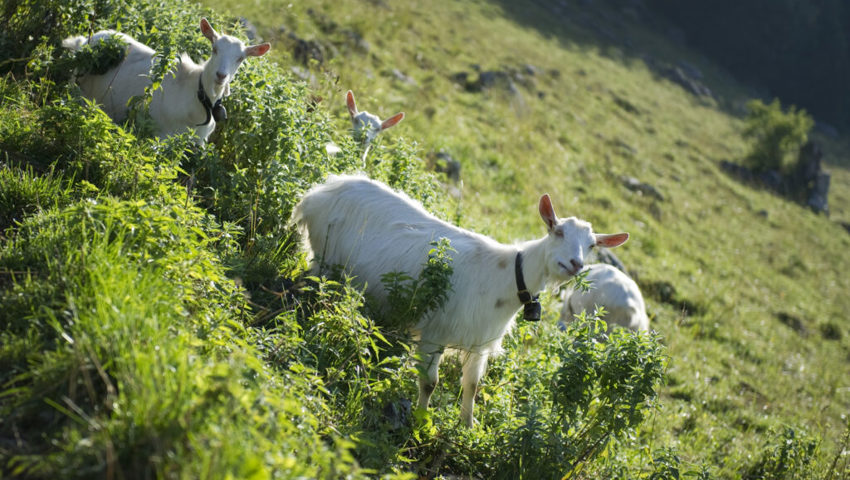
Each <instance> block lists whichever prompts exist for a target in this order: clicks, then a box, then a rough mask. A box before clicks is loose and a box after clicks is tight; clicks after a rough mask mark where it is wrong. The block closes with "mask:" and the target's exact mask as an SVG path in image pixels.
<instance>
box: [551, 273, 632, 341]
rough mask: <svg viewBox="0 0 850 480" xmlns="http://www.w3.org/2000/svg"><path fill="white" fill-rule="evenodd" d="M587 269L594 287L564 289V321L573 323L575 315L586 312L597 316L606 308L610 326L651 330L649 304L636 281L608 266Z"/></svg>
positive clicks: (562, 316) (562, 314)
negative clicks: (584, 289)
mask: <svg viewBox="0 0 850 480" xmlns="http://www.w3.org/2000/svg"><path fill="white" fill-rule="evenodd" d="M587 270H588V273H587V277H586V279H587V280H588V281H589V282H592V284H593V285H592V286H591V288H590V290H588V291H586V292H582V291H580V290H575V289H572V288H566V289H564V295H563V299H564V306H563V308H562V309H561V321H562V322H565V323H566V322H571V321H573V320H574V315H577V314H580V313H581V312H583V311H585V312H587V313H593V312H594V311H595V310H596V307H604V308H605V312H606V313H605V316H604V317H603V318H604V320H605V321H606V322H608V325H609V327H610V326H613V325H619V326H621V327H625V328H628V329H631V330H634V331H642V332H645V331H647V330H649V317H647V315H646V305H645V304H644V301H643V295H641V293H640V288H638V286H637V284H636V283H635V281H634V280H632V279H631V278H629V276H628V275H626V274H625V273H623V272H621V271H620V270H618V269H617V268H615V267H612V266H611V265H608V264H605V263H597V264H593V265H590V266H588V267H587Z"/></svg>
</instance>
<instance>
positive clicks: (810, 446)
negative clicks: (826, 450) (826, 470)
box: [743, 426, 818, 480]
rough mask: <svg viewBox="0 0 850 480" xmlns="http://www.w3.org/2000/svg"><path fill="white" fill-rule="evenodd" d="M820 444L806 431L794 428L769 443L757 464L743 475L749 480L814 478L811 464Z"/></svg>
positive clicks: (784, 429)
mask: <svg viewBox="0 0 850 480" xmlns="http://www.w3.org/2000/svg"><path fill="white" fill-rule="evenodd" d="M817 446H818V441H817V440H816V439H815V438H814V437H811V436H809V435H808V433H807V432H806V431H805V430H801V429H795V428H793V427H790V426H786V427H785V428H783V430H782V432H781V433H779V434H778V435H775V436H774V437H773V438H771V439H769V440H768V441H767V443H766V444H765V446H764V448H763V449H762V451H761V454H760V455H759V458H758V459H757V460H756V462H755V464H753V465H752V466H750V467H749V469H747V470H746V472H745V473H744V474H743V478H744V479H746V480H761V479H770V480H774V479H777V480H778V479H802V478H811V472H810V470H809V464H810V463H811V462H812V459H813V457H814V454H815V450H816V449H817Z"/></svg>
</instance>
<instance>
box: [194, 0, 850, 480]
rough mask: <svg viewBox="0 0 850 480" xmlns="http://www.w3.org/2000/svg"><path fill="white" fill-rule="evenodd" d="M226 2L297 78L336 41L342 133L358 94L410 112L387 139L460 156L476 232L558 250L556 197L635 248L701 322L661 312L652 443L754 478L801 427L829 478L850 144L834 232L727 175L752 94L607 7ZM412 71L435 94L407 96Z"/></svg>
mask: <svg viewBox="0 0 850 480" xmlns="http://www.w3.org/2000/svg"><path fill="white" fill-rule="evenodd" d="M209 4H210V5H211V6H212V5H213V3H212V2H210V3H209ZM215 5H216V6H222V5H223V6H226V7H227V8H229V9H230V11H231V12H233V14H239V15H242V16H245V17H247V18H248V19H250V20H251V21H252V22H253V23H255V24H256V25H257V26H258V28H259V31H260V35H261V36H263V37H264V39H265V40H268V41H271V42H272V43H273V44H274V50H273V58H274V59H276V60H277V61H278V62H280V63H281V64H282V65H284V66H287V65H291V64H293V63H294V60H293V58H292V56H291V54H290V51H291V50H290V43H289V41H288V39H287V38H286V34H280V33H278V28H279V27H280V26H285V27H286V29H287V33H288V32H290V31H294V32H295V33H296V34H297V35H298V36H300V37H303V38H307V39H313V38H316V39H319V40H321V41H323V42H327V43H332V44H335V45H336V46H337V49H338V51H339V54H338V55H337V56H336V57H334V58H333V59H331V60H329V61H328V62H327V63H326V65H325V66H324V67H323V68H316V69H315V70H314V71H315V73H316V76H317V78H318V84H317V85H316V87H315V89H316V91H317V92H318V95H320V96H322V97H323V98H324V100H323V102H322V104H321V106H322V107H323V108H325V109H327V111H328V112H329V113H330V114H332V115H334V116H335V117H336V118H337V120H336V122H337V128H338V130H339V131H344V130H346V129H347V118H346V114H345V110H344V100H343V94H344V92H345V90H347V89H349V88H351V89H353V90H354V92H355V93H356V94H357V98H358V103H359V104H360V105H361V107H362V108H366V109H369V110H371V111H373V112H375V113H378V114H379V115H382V116H387V115H389V114H391V113H393V112H395V111H398V110H403V111H405V112H406V113H407V117H406V118H405V120H404V122H403V123H402V124H400V126H398V127H395V128H394V129H393V130H390V131H388V132H386V133H385V134H384V135H385V136H387V137H403V138H412V139H415V140H416V141H417V142H418V144H419V146H420V151H421V154H420V155H421V156H422V157H425V156H426V154H427V152H429V151H432V150H439V149H445V150H446V151H448V152H450V153H451V154H452V155H453V156H455V158H458V159H460V161H461V162H462V164H463V172H462V178H463V185H462V192H463V198H462V201H461V204H462V218H461V223H462V224H463V225H464V226H467V227H469V228H473V229H475V230H478V231H481V232H483V233H487V234H489V235H492V236H494V237H496V238H497V239H499V240H502V241H512V240H515V239H524V238H529V237H532V236H536V235H539V234H540V233H541V231H542V229H541V227H540V224H539V223H538V222H539V220H538V218H537V216H536V214H535V211H534V204H535V201H536V199H537V197H538V196H539V195H540V194H541V193H543V192H548V193H550V194H551V195H552V197H553V199H554V202H555V206H556V209H557V210H558V211H559V212H560V213H561V214H562V215H568V214H577V215H580V216H581V217H584V218H586V219H588V220H590V221H592V222H593V223H594V226H596V228H597V229H598V230H602V231H614V230H626V231H629V232H630V233H631V234H632V240H631V241H630V242H629V243H628V244H627V245H626V246H625V247H623V248H621V249H619V250H618V252H617V253H618V255H620V257H621V258H622V259H623V260H624V261H625V263H626V264H627V266H628V267H629V268H630V269H631V270H632V271H633V272H635V273H636V274H637V275H638V276H639V278H640V283H641V284H642V285H648V284H650V283H652V282H659V281H663V282H670V283H671V284H672V285H673V286H674V287H675V289H676V291H677V292H678V294H679V296H680V297H682V298H684V299H687V300H688V301H690V302H693V303H694V304H696V305H699V306H700V307H701V312H700V313H698V314H696V315H688V316H685V315H683V314H682V313H681V312H680V311H678V309H677V308H676V307H675V306H671V305H667V304H664V303H660V302H659V301H658V300H657V299H654V298H650V299H649V308H650V311H651V313H652V314H653V315H654V318H653V328H655V329H657V330H658V331H659V332H661V334H662V335H663V336H664V338H665V342H666V343H667V345H668V348H669V350H668V355H669V356H670V359H671V360H670V367H669V372H668V373H669V376H670V384H669V385H668V386H667V387H665V388H663V389H662V395H663V398H664V402H663V404H664V405H663V407H662V408H661V410H660V411H659V413H658V415H657V417H656V418H655V419H654V420H653V422H652V423H651V425H652V428H651V429H650V430H649V431H645V432H644V435H647V436H650V437H653V438H655V439H656V440H655V442H656V443H660V444H666V445H676V446H677V447H678V448H679V449H680V452H681V455H682V457H683V458H685V459H687V460H689V461H693V462H698V461H699V460H700V459H710V464H711V465H712V467H713V471H714V472H715V473H716V474H718V475H720V476H723V477H735V476H736V475H740V474H741V471H742V469H741V467H742V465H746V464H749V463H750V458H751V456H752V452H755V451H758V450H759V449H761V448H762V446H763V444H764V443H765V439H766V438H769V437H770V436H771V435H774V434H775V432H776V431H778V429H780V430H781V428H782V426H783V425H797V426H801V427H805V428H807V429H808V430H809V431H810V432H811V433H812V434H816V435H818V436H820V437H821V438H822V439H823V442H822V443H821V444H820V446H819V448H818V451H817V452H816V457H817V459H818V460H817V463H818V465H819V466H820V468H821V469H822V468H823V466H824V465H826V464H827V463H829V462H830V461H831V460H832V458H833V456H834V455H835V454H836V449H837V448H838V446H837V444H836V442H838V441H839V440H840V438H841V435H842V433H843V431H844V430H845V428H846V421H845V420H843V419H842V415H846V414H847V412H848V410H850V393H848V390H847V388H848V384H847V378H850V375H848V374H850V362H848V346H850V343H848V338H847V334H846V333H847V322H846V315H845V313H844V312H846V311H847V309H848V306H850V305H848V297H847V295H846V293H845V292H846V291H848V288H850V280H849V279H850V277H848V276H847V275H846V274H845V273H846V271H847V268H848V266H850V265H848V262H850V257H848V256H847V255H846V253H845V252H846V251H847V248H848V246H850V236H848V235H847V233H846V232H845V231H844V230H843V229H842V228H841V227H840V226H838V225H837V221H841V220H843V221H847V209H848V205H850V203H848V200H850V199H848V197H847V191H848V188H847V187H848V185H850V183H848V178H850V177H849V176H848V175H850V171H848V169H847V165H848V164H847V162H846V160H842V159H843V158H846V153H847V152H848V149H847V148H846V146H844V145H843V144H842V143H839V142H836V141H834V140H831V139H827V138H823V137H820V136H818V135H817V134H814V138H815V140H817V141H819V142H821V143H822V144H824V145H825V151H826V158H825V160H826V162H827V164H826V168H827V169H828V171H830V173H831V174H832V189H831V196H830V208H831V211H832V215H831V217H830V218H826V217H824V216H817V215H815V214H813V213H811V212H809V211H808V210H807V209H805V208H804V207H801V206H799V205H797V204H794V203H791V202H789V201H787V200H784V199H782V198H780V197H778V196H776V195H773V194H771V193H769V192H767V191H763V190H760V189H758V188H754V187H752V186H750V185H745V184H742V183H740V182H738V181H737V180H735V179H733V178H730V177H728V176H727V175H726V174H724V173H723V172H722V171H721V170H720V169H719V167H718V164H719V162H720V161H721V160H731V161H736V162H740V161H742V159H743V158H745V156H746V154H747V152H748V148H749V146H748V144H747V142H746V141H745V139H744V138H743V137H742V130H743V125H744V124H743V120H742V117H741V116H740V113H741V112H742V110H741V109H740V106H741V105H743V104H744V103H745V101H746V100H747V98H748V97H747V95H748V90H747V89H746V87H745V86H744V85H741V84H739V83H736V82H735V81H734V80H733V79H731V77H730V76H729V75H728V74H727V73H726V72H724V71H723V70H721V69H719V68H718V67H716V66H714V65H712V64H710V63H708V62H707V61H705V60H704V59H703V58H702V57H700V56H699V55H697V54H695V53H694V52H691V51H688V50H685V49H682V48H681V47H678V46H675V45H673V44H671V43H670V42H668V41H667V39H666V38H665V37H664V36H663V35H659V34H657V33H655V32H653V31H650V30H648V29H646V28H645V27H644V26H643V24H641V23H640V22H636V21H634V20H633V19H631V18H630V17H629V16H628V15H625V14H622V13H621V12H620V11H619V10H618V9H617V8H616V7H615V6H613V5H610V4H608V3H606V2H597V3H595V4H592V5H590V6H587V7H579V6H575V5H572V4H571V5H570V6H567V7H565V12H564V13H563V14H562V15H561V16H558V15H555V14H552V13H551V11H552V10H551V8H552V7H551V5H550V4H549V3H547V2H539V3H523V4H522V6H519V5H517V6H516V7H514V6H513V4H509V3H504V4H502V3H499V2H484V1H478V2H462V3H452V2H415V3H414V2H391V3H381V2H376V3H370V2H360V1H354V0H352V1H342V2H322V1H317V2H311V3H310V4H290V3H289V2H273V1H270V2H263V4H262V5H258V4H252V3H246V2H239V1H234V2H225V3H224V4H222V3H220V2H216V3H215ZM308 9H312V10H313V11H314V12H318V13H312V14H311V13H309V12H308ZM583 19H589V20H586V21H582V20H583ZM331 22H333V23H335V25H336V26H335V29H328V27H327V25H328V24H330V23H331ZM589 24H597V25H601V26H602V28H603V29H607V30H609V31H611V30H612V31H615V32H616V33H617V36H618V37H619V38H621V39H623V38H627V39H629V41H630V43H629V44H625V43H624V42H619V43H618V42H612V41H610V40H609V39H607V38H605V37H604V36H602V35H599V34H597V33H596V32H595V31H594V30H593V29H592V28H591V27H588V26H587V25H589ZM345 29H350V30H353V31H356V32H358V33H359V34H360V35H362V36H363V38H364V39H365V40H367V41H368V42H369V44H370V45H371V49H370V51H369V52H368V54H364V53H362V52H360V51H358V50H357V49H356V48H354V47H351V46H350V44H349V43H346V41H345V40H344V37H343V35H342V34H341V33H339V32H341V31H343V30H345ZM645 52H649V54H650V55H651V56H652V57H654V58H655V59H656V60H658V61H660V62H667V63H669V64H675V62H677V61H680V60H684V61H687V62H689V63H691V64H694V65H697V66H698V67H699V68H700V69H701V70H702V71H703V73H704V76H705V83H706V84H707V85H708V86H709V87H710V88H711V89H712V90H713V91H714V92H715V94H716V97H717V98H716V100H699V99H697V98H695V97H694V96H692V95H691V94H689V93H687V92H685V91H684V90H683V89H682V88H680V87H678V86H677V85H675V84H673V83H671V82H669V81H667V80H664V79H663V78H660V77H659V76H658V75H656V74H655V73H654V72H653V71H651V70H650V69H649V68H648V67H647V66H646V63H645V62H644V61H642V59H641V58H642V55H643V54H644V53H645ZM472 64H477V65H480V67H481V69H482V70H490V69H505V68H515V69H518V70H522V69H523V67H524V65H525V64H530V65H533V66H534V67H536V68H537V70H538V71H539V72H541V73H538V74H537V75H534V76H531V77H528V79H529V82H528V84H520V83H518V85H519V92H520V95H519V97H516V96H512V95H511V94H510V93H508V92H507V91H506V90H505V89H503V88H499V87H496V88H493V89H492V90H489V91H485V92H482V93H469V92H466V91H464V90H463V89H462V88H460V87H459V86H458V85H456V84H455V83H453V82H452V80H451V76H452V75H453V74H455V73H457V72H460V71H466V72H470V74H471V75H473V77H474V75H475V74H474V72H473V70H472V68H471V65H472ZM393 68H396V69H398V70H400V71H402V72H403V73H404V74H405V75H408V76H410V77H411V78H413V79H414V80H415V81H416V83H417V85H416V86H411V85H408V84H406V83H404V82H400V81H398V80H396V79H395V78H394V77H393V76H392V75H390V74H389V73H388V71H389V70H391V69H393ZM553 70H557V71H558V72H559V73H560V74H559V75H552V74H551V72H552V71H553ZM623 105H630V106H631V107H632V108H624V107H623ZM385 141H388V140H385ZM619 175H631V176H635V177H636V178H638V179H640V180H641V181H645V182H649V183H651V184H652V185H654V186H655V187H657V188H658V189H659V190H660V191H661V192H662V193H663V194H664V196H665V200H664V201H656V200H653V199H651V198H647V197H644V196H640V195H637V194H635V193H632V192H630V191H628V190H627V189H625V188H624V187H622V186H621V185H620V183H619V181H618V176H619ZM548 306H549V308H550V309H556V308H557V305H555V303H554V302H551V303H550V304H549V305H548ZM781 314H790V315H793V316H794V317H796V318H799V319H800V320H801V325H802V327H803V329H804V330H803V331H802V332H797V331H795V330H793V329H791V328H789V327H788V326H786V325H785V324H783V323H782V322H780V321H779V320H778V318H779V316H780V315H781ZM824 325H834V326H837V327H838V329H839V330H840V331H841V332H843V335H842V337H841V339H839V340H831V339H827V338H824V336H823V335H822V333H821V332H822V331H823V328H822V327H823V326H824ZM485 408H486V407H485ZM820 471H822V472H823V470H820Z"/></svg>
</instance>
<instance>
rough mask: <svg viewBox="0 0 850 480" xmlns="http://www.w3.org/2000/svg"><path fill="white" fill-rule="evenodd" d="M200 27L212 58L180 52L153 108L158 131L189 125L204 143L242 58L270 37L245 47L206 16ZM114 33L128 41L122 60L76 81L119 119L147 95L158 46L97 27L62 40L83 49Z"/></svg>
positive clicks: (262, 48)
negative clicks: (133, 101)
mask: <svg viewBox="0 0 850 480" xmlns="http://www.w3.org/2000/svg"><path fill="white" fill-rule="evenodd" d="M201 32H202V33H203V34H204V36H205V37H207V39H209V41H210V42H211V43H212V55H210V58H209V59H208V60H207V61H206V62H204V63H203V64H201V65H198V64H196V63H195V62H193V61H192V59H190V58H189V56H188V55H186V54H185V53H184V54H182V55H181V56H180V63H179V65H178V66H177V68H176V69H175V71H173V72H169V73H168V74H167V75H166V76H165V78H164V79H163V80H162V85H161V86H160V88H159V89H157V90H156V91H154V92H153V96H152V98H151V103H150V110H149V111H150V115H151V118H152V119H153V121H154V122H155V124H156V135H157V136H159V137H165V136H168V135H172V134H177V133H183V132H185V131H186V129H187V128H188V129H191V130H192V131H193V132H194V134H195V136H196V137H197V138H198V140H197V141H198V144H201V145H202V144H204V142H206V140H207V137H209V135H210V133H212V131H213V130H214V129H215V123H216V121H220V120H223V119H225V118H227V112H226V110H225V109H224V107H223V106H222V105H221V100H222V98H223V97H225V96H227V95H229V94H230V82H231V80H233V75H235V74H236V70H238V69H239V66H240V65H241V64H242V61H243V60H245V58H246V57H252V56H253V57H258V56H261V55H264V54H265V53H266V52H268V51H269V48H271V46H270V45H269V44H268V43H263V44H261V45H254V46H251V47H246V46H245V44H244V43H242V41H241V40H239V39H238V38H235V37H231V36H230V35H219V34H218V32H216V31H215V30H214V29H213V28H212V26H211V25H210V23H209V22H208V21H207V19H206V18H202V19H201ZM113 36H115V37H119V38H120V39H121V40H122V41H123V42H125V43H126V44H127V49H126V54H125V56H124V59H123V60H122V62H121V63H120V64H119V65H118V66H116V67H114V68H112V69H110V70H109V71H108V72H106V73H104V74H103V75H86V74H84V75H82V76H80V77H79V78H78V79H77V83H78V84H79V86H80V90H81V91H82V93H83V95H84V96H85V97H87V98H90V99H92V100H94V101H95V102H97V103H98V104H100V105H101V106H102V108H103V110H104V111H105V112H106V114H107V115H109V117H110V118H111V119H112V120H113V121H115V122H120V121H123V120H124V119H125V118H127V114H128V105H127V104H128V102H129V101H130V98H132V97H134V96H140V95H143V94H144V93H145V88H147V87H148V86H149V85H151V78H150V73H151V68H152V67H153V64H154V62H155V59H156V52H155V51H154V50H153V49H152V48H150V47H148V46H147V45H145V44H143V43H140V42H138V41H136V40H134V39H133V38H131V37H130V36H128V35H125V34H123V33H120V32H116V31H114V30H103V31H100V32H97V33H95V34H94V35H92V36H91V38H86V37H82V36H78V37H70V38H66V39H65V40H64V41H63V42H62V45H63V46H64V47H65V48H68V49H70V50H74V51H79V50H80V49H82V47H83V45H85V44H86V43H89V44H91V43H96V42H100V41H102V40H103V39H104V38H107V37H113Z"/></svg>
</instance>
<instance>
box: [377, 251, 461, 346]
mask: <svg viewBox="0 0 850 480" xmlns="http://www.w3.org/2000/svg"><path fill="white" fill-rule="evenodd" d="M431 246H432V247H433V248H431V250H429V251H428V258H427V259H426V261H425V263H424V264H423V265H422V271H421V272H420V274H419V276H418V277H417V278H412V277H411V276H410V275H408V274H407V273H405V272H389V273H385V274H383V275H382V276H381V283H382V284H383V285H384V288H386V290H387V304H388V305H389V306H390V310H389V312H386V314H385V316H386V318H387V325H388V326H389V327H390V328H392V329H395V330H405V329H407V328H409V327H411V326H413V325H416V324H417V323H418V322H419V320H421V319H422V317H423V316H424V315H425V314H427V313H428V312H431V311H434V310H438V309H440V307H442V306H443V304H444V303H446V300H447V299H448V296H449V294H450V293H451V291H452V288H451V276H452V273H453V271H454V269H453V268H452V257H451V253H450V252H453V251H454V249H453V248H452V247H451V242H450V241H449V239H448V238H440V239H439V240H434V241H432V242H431Z"/></svg>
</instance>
